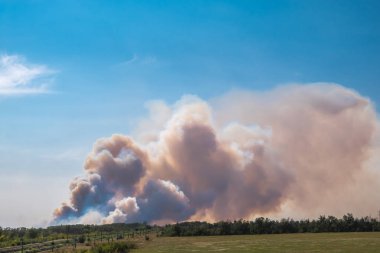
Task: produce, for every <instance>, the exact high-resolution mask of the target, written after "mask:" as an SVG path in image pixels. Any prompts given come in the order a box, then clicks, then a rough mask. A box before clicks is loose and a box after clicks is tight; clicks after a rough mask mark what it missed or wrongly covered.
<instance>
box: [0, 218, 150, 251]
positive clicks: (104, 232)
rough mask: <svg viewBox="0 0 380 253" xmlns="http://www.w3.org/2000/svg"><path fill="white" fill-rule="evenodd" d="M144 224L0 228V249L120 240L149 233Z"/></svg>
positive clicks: (148, 228)
mask: <svg viewBox="0 0 380 253" xmlns="http://www.w3.org/2000/svg"><path fill="white" fill-rule="evenodd" d="M151 229H152V226H150V225H148V224H146V223H130V224H125V223H115V224H105V225H81V224H77V225H59V226H51V227H47V228H25V227H20V228H10V227H6V228H2V227H0V248H2V247H8V246H17V245H21V244H29V243H41V242H45V241H50V240H59V239H65V240H73V239H75V240H76V241H78V242H81V241H84V240H88V239H89V238H94V237H97V238H98V239H100V240H102V239H104V240H105V239H106V238H113V237H115V238H120V237H124V236H129V235H134V234H142V233H144V232H146V231H150V230H151Z"/></svg>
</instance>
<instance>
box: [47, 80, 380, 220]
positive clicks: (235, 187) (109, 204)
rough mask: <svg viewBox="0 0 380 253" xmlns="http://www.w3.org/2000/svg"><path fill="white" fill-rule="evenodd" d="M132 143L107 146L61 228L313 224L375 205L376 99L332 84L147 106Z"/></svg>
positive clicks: (91, 158)
mask: <svg viewBox="0 0 380 253" xmlns="http://www.w3.org/2000/svg"><path fill="white" fill-rule="evenodd" d="M149 110H150V116H149V117H148V118H147V119H145V120H142V121H141V122H140V125H139V126H138V127H137V129H136V130H135V132H134V133H133V134H132V136H124V135H117V134H115V135H113V136H111V137H109V138H104V139H100V140H98V141H97V142H96V143H95V144H94V147H93V150H92V152H91V153H90V154H89V155H88V157H87V159H86V161H85V164H84V169H85V175H84V176H83V177H81V178H75V179H74V180H73V181H72V182H71V184H70V191H71V196H70V199H69V200H68V201H67V202H65V203H63V204H62V206H61V207H59V208H57V209H56V210H55V212H54V221H53V223H62V222H87V223H88V222H90V223H113V222H135V221H139V222H142V221H147V222H151V223H162V222H175V221H184V220H208V221H215V220H220V219H240V218H253V217H255V216H258V215H270V216H272V217H288V216H290V217H307V216H309V217H314V216H315V215H319V214H334V215H341V214H343V213H346V212H353V213H355V214H357V215H368V214H371V213H374V212H375V210H377V209H378V206H377V205H376V203H379V200H380V193H379V192H378V191H377V189H378V188H379V186H380V183H379V182H380V180H379V170H378V169H377V168H375V167H374V165H376V164H378V163H376V159H377V158H376V157H378V156H377V155H379V154H380V153H379V151H380V149H379V146H380V145H379V140H380V138H379V136H380V134H379V127H378V123H377V118H376V112H375V109H374V108H373V105H372V104H371V102H370V101H369V100H368V99H367V98H364V97H362V96H361V95H359V94H357V93H356V92H354V91H352V90H349V89H346V88H344V87H342V86H339V85H335V84H322V83H321V84H319V83H318V84H311V85H288V86H282V87H279V88H276V89H274V90H272V91H267V92H251V91H233V92H230V93H228V94H226V95H225V96H223V97H220V98H217V99H213V100H212V101H208V102H206V101H204V100H201V99H199V98H197V97H194V96H184V97H182V98H181V99H180V100H179V101H178V102H176V103H175V104H174V105H167V104H165V103H164V102H162V101H155V102H151V103H150V104H149Z"/></svg>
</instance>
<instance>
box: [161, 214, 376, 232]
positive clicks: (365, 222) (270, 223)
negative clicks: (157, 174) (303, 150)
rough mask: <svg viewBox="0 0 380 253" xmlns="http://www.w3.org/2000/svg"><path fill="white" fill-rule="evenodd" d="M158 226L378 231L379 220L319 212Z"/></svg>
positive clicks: (218, 229)
mask: <svg viewBox="0 0 380 253" xmlns="http://www.w3.org/2000/svg"><path fill="white" fill-rule="evenodd" d="M161 230H162V231H161V235H163V236H201V235H242V234H282V233H321V232H370V231H380V223H379V222H378V221H377V220H376V219H373V218H370V217H363V218H354V217H353V215H352V214H346V215H344V216H343V217H342V218H341V219H338V218H336V217H334V216H327V217H326V216H324V215H321V216H320V217H319V218H318V219H316V220H309V219H305V220H293V219H281V220H271V219H268V218H264V217H259V218H256V219H255V220H254V221H247V220H237V221H236V220H235V221H220V222H216V223H207V222H199V221H196V222H182V223H176V224H173V225H166V226H164V227H162V228H161Z"/></svg>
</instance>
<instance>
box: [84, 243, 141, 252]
mask: <svg viewBox="0 0 380 253" xmlns="http://www.w3.org/2000/svg"><path fill="white" fill-rule="evenodd" d="M135 248H136V244H134V243H128V242H113V243H105V244H101V245H97V246H94V247H92V248H91V250H90V252H91V253H127V252H129V251H130V250H131V249H135Z"/></svg>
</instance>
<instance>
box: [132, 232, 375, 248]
mask: <svg viewBox="0 0 380 253" xmlns="http://www.w3.org/2000/svg"><path fill="white" fill-rule="evenodd" d="M145 252H149V253H155V252H172V253H175V252H236V253H238V252H239V253H240V252H258V253H270V252H292V253H301V252H302V253H305V252H313V253H318V252H321V253H322V252H323V253H330V252H331V253H333V252H334V253H338V252H342V253H343V252H344V253H353V252H355V253H356V252H358V253H359V252H360V253H362V252H368V253H372V252H373V253H374V252H380V232H369V233H367V232H361V233H318V234H280V235H240V236H239V235H237V236H234V235H232V236H202V237H152V236H151V240H149V241H142V240H141V241H140V242H139V243H138V248H137V249H134V250H132V251H131V253H145Z"/></svg>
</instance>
